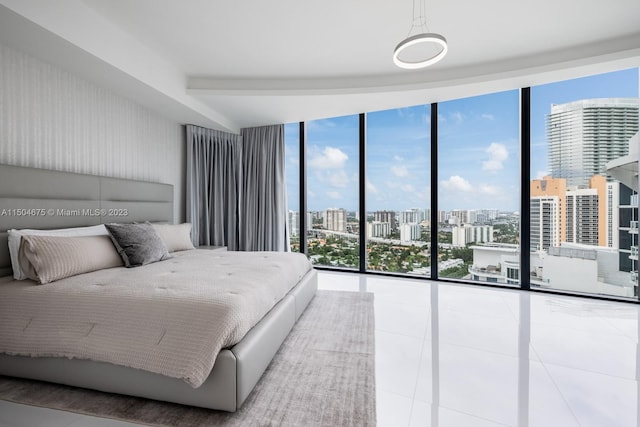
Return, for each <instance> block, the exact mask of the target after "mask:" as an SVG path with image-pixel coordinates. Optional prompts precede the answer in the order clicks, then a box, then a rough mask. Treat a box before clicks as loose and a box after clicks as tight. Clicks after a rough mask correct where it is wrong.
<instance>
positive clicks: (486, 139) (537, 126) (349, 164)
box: [285, 68, 639, 211]
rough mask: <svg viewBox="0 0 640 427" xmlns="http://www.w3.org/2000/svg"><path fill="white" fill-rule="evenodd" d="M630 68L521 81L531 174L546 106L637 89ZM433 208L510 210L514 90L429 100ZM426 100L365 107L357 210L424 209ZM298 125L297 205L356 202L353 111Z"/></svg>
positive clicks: (290, 134)
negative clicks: (434, 117) (363, 180)
mask: <svg viewBox="0 0 640 427" xmlns="http://www.w3.org/2000/svg"><path fill="white" fill-rule="evenodd" d="M638 93H639V91H638V69H637V68H636V69H630V70H624V71H618V72H614V73H608V74H603V75H598V76H592V77H585V78H580V79H574V80H568V81H563V82H557V83H552V84H547V85H542V86H536V87H532V88H531V117H532V122H531V145H532V146H531V174H532V177H533V178H536V177H539V176H542V175H543V174H544V173H545V172H546V171H547V170H548V167H547V147H546V135H545V116H546V114H548V113H549V111H550V106H551V104H553V103H555V104H562V103H566V102H571V101H576V100H579V99H590V98H610V97H638ZM438 109H439V111H438V128H439V133H438V135H439V136H438V138H439V141H438V142H439V144H438V151H439V152H438V157H439V158H438V164H439V176H438V188H439V208H440V209H442V210H451V209H499V210H503V211H517V210H518V197H519V195H518V192H519V162H520V149H519V144H520V142H519V91H518V90H512V91H506V92H499V93H492V94H488V95H482V96H477V97H471V98H464V99H459V100H452V101H446V102H441V103H439V104H438ZM430 114H431V113H430V106H429V105H428V104H427V105H419V106H413V107H407V108H401V109H394V110H386V111H378V112H372V113H369V114H367V154H366V155H367V210H368V211H373V210H381V209H390V210H404V209H409V208H413V207H417V208H423V209H425V208H428V207H429V204H430V197H429V193H430V184H431V183H430V171H429V165H430V152H429V144H430ZM306 126H307V171H308V175H307V176H308V178H307V190H308V198H307V207H308V209H309V210H324V209H327V208H330V207H342V208H345V209H348V210H356V209H357V205H358V116H357V115H354V116H345V117H336V118H331V119H323V120H315V121H310V122H307V123H306ZM298 140H299V135H298V124H297V123H294V124H288V125H286V126H285V142H286V157H287V159H286V167H287V191H288V200H289V209H292V210H297V209H299V203H298V179H299V175H298V156H299V151H298V147H297V144H298Z"/></svg>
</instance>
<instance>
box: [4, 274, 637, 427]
mask: <svg viewBox="0 0 640 427" xmlns="http://www.w3.org/2000/svg"><path fill="white" fill-rule="evenodd" d="M319 287H320V289H330V290H339V291H351V292H373V293H374V294H375V321H376V390H377V411H378V425H379V426H391V427H396V426H411V427H414V426H425V427H426V426H433V427H436V426H438V427H458V426H460V427H474V426H479V427H484V426H487V427H490V426H521V427H525V426H526V427H529V426H543V427H555V426H561V427H565V426H568V427H571V426H604V427H609V426H639V425H640V415H639V414H640V406H639V405H638V398H639V396H640V385H639V382H638V378H639V377H640V374H639V373H640V350H639V349H640V345H639V340H638V331H639V330H640V328H639V327H638V325H639V315H638V308H639V307H638V306H637V305H634V304H627V303H616V302H608V301H598V300H590V299H584V298H576V297H567V296H556V295H547V294H540V293H525V292H520V291H517V290H508V289H507V290H505V289H493V288H487V287H478V286H473V285H456V284H433V283H431V282H428V281H424V280H411V279H400V278H386V277H378V276H364V275H358V274H348V273H337V272H327V271H321V272H320V274H319ZM125 425H130V424H126V423H118V422H117V421H113V420H104V419H99V418H93V417H86V416H83V415H78V414H70V413H66V412H61V411H52V410H47V409H42V408H33V407H29V406H24V405H17V404H13V403H8V402H2V401H0V426H30V427H31V426H33V427H36V426H53V427H58V426H61V427H62V426H66V427H68V426H74V427H78V426H89V427H96V426H105V427H107V426H125Z"/></svg>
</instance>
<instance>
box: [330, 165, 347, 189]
mask: <svg viewBox="0 0 640 427" xmlns="http://www.w3.org/2000/svg"><path fill="white" fill-rule="evenodd" d="M327 178H328V181H329V184H331V185H332V186H333V187H338V188H344V187H346V186H347V184H349V177H348V176H347V174H346V172H345V171H344V170H342V169H341V170H339V171H336V172H332V173H331V174H328V176H327Z"/></svg>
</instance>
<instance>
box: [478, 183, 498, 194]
mask: <svg viewBox="0 0 640 427" xmlns="http://www.w3.org/2000/svg"><path fill="white" fill-rule="evenodd" d="M478 190H479V191H480V193H482V194H484V195H487V196H498V195H500V193H501V192H500V189H499V188H498V187H496V186H494V185H489V184H481V185H480V188H478Z"/></svg>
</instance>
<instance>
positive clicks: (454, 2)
mask: <svg viewBox="0 0 640 427" xmlns="http://www.w3.org/2000/svg"><path fill="white" fill-rule="evenodd" d="M0 5H3V6H2V7H0V42H2V43H4V44H9V45H13V46H15V47H17V48H20V49H23V50H26V51H27V52H28V53H31V54H34V55H36V56H38V57H40V58H42V59H44V60H47V61H50V62H53V63H56V64H58V65H60V66H63V67H65V68H67V69H69V70H70V71H72V72H74V73H77V74H80V75H81V76H83V77H85V78H87V79H90V80H92V81H94V82H96V83H98V84H101V85H105V86H107V87H109V88H113V89H114V90H116V91H119V92H121V93H123V94H125V95H126V96H130V97H132V98H134V99H135V100H136V101H137V102H140V103H142V104H144V105H148V106H150V107H152V108H154V109H156V110H158V111H160V112H161V113H163V114H165V115H168V116H170V117H172V118H174V119H175V120H178V121H180V122H184V123H186V122H190V123H195V124H200V125H203V126H208V127H214V128H218V129H224V130H230V131H233V132H237V131H238V130H239V129H240V128H242V127H249V126H260V125H266V124H273V123H286V122H293V121H299V120H309V119H315V118H322V117H330V116H337V115H342V114H353V113H357V112H363V111H374V110H381V109H387V108H394V107H401V106H408V105H415V104H422V103H429V102H435V101H442V100H446V99H453V98H456V97H462V96H471V95H475V94H480V93H486V92H490V91H496V90H505V89H512V88H518V87H523V86H529V85H534V84H539V83H544V82H547V81H552V80H560V79H563V78H571V77H576V76H578V75H585V74H592V73H597V72H604V71H609V70H612V69H617V68H623V67H632V66H635V67H637V66H640V26H639V25H638V17H640V1H638V0H610V1H607V2H604V1H602V0H580V1H578V0H565V1H558V0H536V1H525V0H519V1H514V0H485V1H483V2H478V1H475V0H425V8H426V19H427V24H428V28H429V31H432V32H437V33H440V34H442V35H444V36H445V37H446V38H447V40H448V42H449V53H448V54H447V56H446V57H445V58H444V60H442V61H441V62H440V63H438V64H436V65H434V66H432V67H429V68H427V69H425V70H421V71H407V70H402V69H399V68H396V67H395V66H394V65H393V63H392V60H391V54H392V51H393V48H394V47H395V45H396V44H397V43H399V42H400V41H401V40H402V39H403V38H405V37H406V36H407V35H408V32H409V29H410V26H411V21H412V6H413V3H412V0H393V1H391V0H384V1H383V0H348V1H345V0H324V1H322V2H307V1H300V0H271V1H259V0H251V1H248V0H237V1H231V2H219V1H211V0H181V1H175V0H64V1H58V2H56V7H55V8H52V7H51V2H50V0H0Z"/></svg>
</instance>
